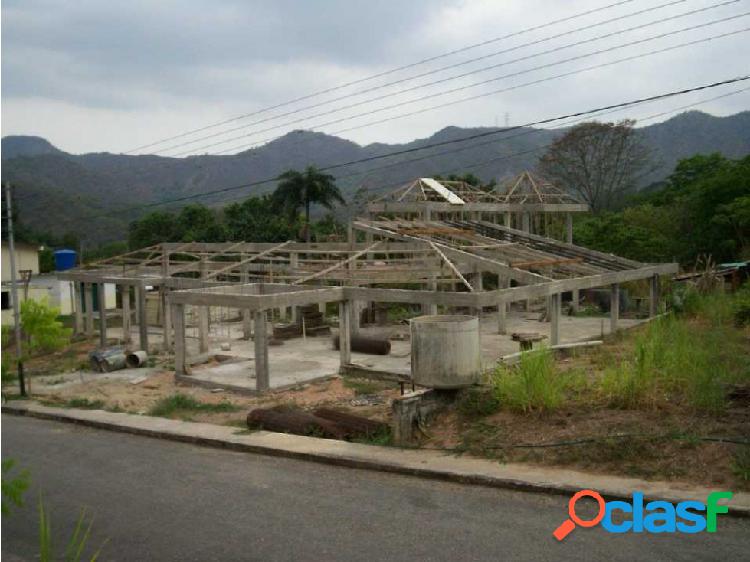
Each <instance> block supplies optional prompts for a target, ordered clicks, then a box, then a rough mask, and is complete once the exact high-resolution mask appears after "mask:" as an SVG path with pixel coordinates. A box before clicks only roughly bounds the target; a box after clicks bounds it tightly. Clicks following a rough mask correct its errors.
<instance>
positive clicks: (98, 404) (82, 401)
mask: <svg viewBox="0 0 750 562" xmlns="http://www.w3.org/2000/svg"><path fill="white" fill-rule="evenodd" d="M63 406H64V407H66V408H79V409H81V410H102V409H103V408H104V401H103V400H89V399H88V398H71V399H70V400H68V401H67V402H65V404H64V405H63Z"/></svg>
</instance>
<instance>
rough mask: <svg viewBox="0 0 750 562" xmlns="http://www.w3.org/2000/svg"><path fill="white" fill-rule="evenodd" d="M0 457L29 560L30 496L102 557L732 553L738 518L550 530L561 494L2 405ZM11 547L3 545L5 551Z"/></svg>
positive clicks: (749, 538) (18, 536) (32, 544)
mask: <svg viewBox="0 0 750 562" xmlns="http://www.w3.org/2000/svg"><path fill="white" fill-rule="evenodd" d="M2 447H3V456H4V458H7V457H13V458H16V459H17V460H18V462H19V464H20V465H22V466H25V467H28V468H29V469H30V471H31V474H32V479H33V488H32V490H31V491H30V492H29V493H27V499H28V502H27V504H28V505H27V506H26V507H24V508H22V509H21V510H20V511H16V512H15V513H14V514H13V515H12V516H11V517H8V518H6V517H3V521H2V551H3V554H4V555H5V554H15V555H18V556H20V557H21V558H22V559H27V560H33V559H34V555H35V554H36V545H37V514H36V506H35V504H36V498H37V497H38V494H39V491H40V490H41V491H42V492H43V494H44V497H45V501H46V503H47V504H48V506H49V508H50V509H51V510H52V518H53V532H54V534H55V536H56V537H57V541H58V544H64V543H65V539H66V537H67V536H68V535H67V534H66V533H69V532H70V531H71V530H72V528H73V525H74V521H75V518H76V517H77V514H78V511H79V509H80V508H81V507H82V506H85V507H86V508H87V509H88V510H89V511H90V512H91V513H93V514H94V515H95V516H96V521H95V523H94V532H93V538H92V544H100V543H101V542H102V541H103V540H104V539H108V540H109V542H108V543H107V544H106V546H105V549H104V553H103V556H102V558H101V559H102V560H138V561H141V560H159V561H166V560H181V561H188V560H200V561H207V560H346V561H358V560H408V561H410V562H415V561H419V560H576V561H579V560H607V561H608V562H610V561H615V560H645V559H649V560H720V559H725V560H738V559H742V558H743V557H746V556H747V555H748V552H750V521H748V520H738V519H727V518H724V519H721V518H720V520H719V532H718V533H716V534H714V535H708V534H705V533H703V534H700V535H690V536H688V535H659V536H656V535H629V536H625V535H619V536H615V535H611V534H607V533H605V532H603V531H602V530H601V529H599V528H595V529H579V530H576V531H574V533H573V534H572V535H571V536H570V537H568V539H566V541H565V543H563V544H558V543H557V542H556V541H555V540H554V538H553V537H552V535H551V532H552V530H553V529H554V527H556V526H557V525H558V524H559V523H561V521H562V517H563V514H564V513H565V509H566V499H565V498H562V497H553V496H544V495H536V494H529V493H521V492H511V491H505V490H495V489H490V488H482V487H476V486H461V485H458V484H450V483H444V482H436V481H429V480H421V479H417V478H410V477H405V476H397V475H388V474H381V473H377V472H371V471H365V470H353V469H346V468H337V467H331V466H326V465H320V464H315V463H308V462H303V461H295V460H290V459H281V458H273V457H265V456H259V455H251V454H247V453H234V452H229V451H221V450H217V449H210V448H203V447H197V446H192V445H187V444H181V443H173V442H168V441H161V440H157V439H150V438H146V437H137V436H130V435H123V434H119V433H112V432H106V431H101V430H95V429H88V428H82V427H77V426H74V425H70V424H63V423H55V422H47V421H41V420H35V419H27V418H19V417H15V416H9V415H3V416H2ZM9 558H10V557H9Z"/></svg>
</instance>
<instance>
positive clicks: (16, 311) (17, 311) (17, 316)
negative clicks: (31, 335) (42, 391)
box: [5, 182, 26, 396]
mask: <svg viewBox="0 0 750 562" xmlns="http://www.w3.org/2000/svg"><path fill="white" fill-rule="evenodd" d="M5 203H6V204H5V212H6V213H7V214H8V216H7V220H8V246H9V249H10V282H11V295H12V298H13V320H14V325H15V332H16V364H17V366H18V384H19V387H20V391H21V396H26V381H25V379H24V375H23V358H22V357H21V304H20V303H19V302H18V284H17V283H16V246H15V243H14V241H13V208H12V206H11V197H10V183H8V182H6V183H5Z"/></svg>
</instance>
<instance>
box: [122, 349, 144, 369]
mask: <svg viewBox="0 0 750 562" xmlns="http://www.w3.org/2000/svg"><path fill="white" fill-rule="evenodd" d="M146 361H148V353H147V352H146V351H143V350H139V351H134V352H132V353H128V354H127V356H125V363H126V364H127V366H128V368H129V369H135V368H136V367H143V366H144V365H145V364H146Z"/></svg>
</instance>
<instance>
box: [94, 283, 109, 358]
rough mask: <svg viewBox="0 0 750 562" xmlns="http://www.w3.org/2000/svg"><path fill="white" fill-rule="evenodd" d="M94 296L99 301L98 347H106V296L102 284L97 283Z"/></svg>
mask: <svg viewBox="0 0 750 562" xmlns="http://www.w3.org/2000/svg"><path fill="white" fill-rule="evenodd" d="M96 296H97V300H98V301H99V346H100V347H107V294H106V292H105V290H104V283H99V290H98V291H97V293H96Z"/></svg>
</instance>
